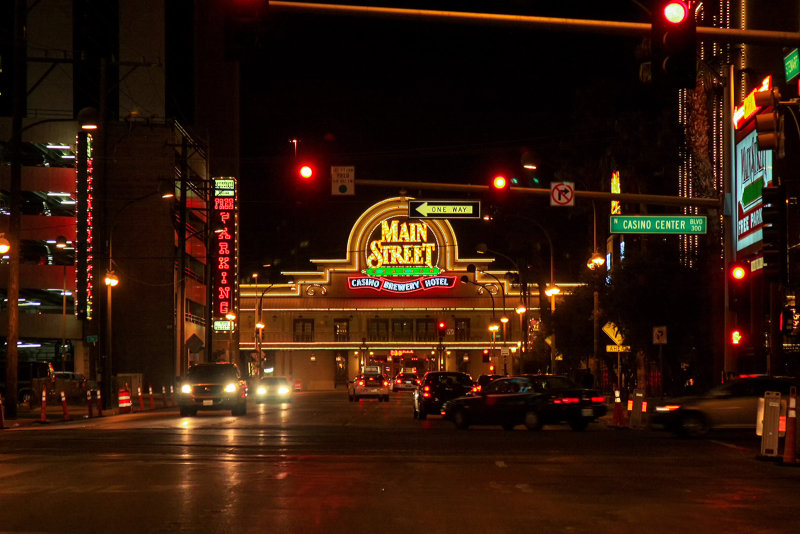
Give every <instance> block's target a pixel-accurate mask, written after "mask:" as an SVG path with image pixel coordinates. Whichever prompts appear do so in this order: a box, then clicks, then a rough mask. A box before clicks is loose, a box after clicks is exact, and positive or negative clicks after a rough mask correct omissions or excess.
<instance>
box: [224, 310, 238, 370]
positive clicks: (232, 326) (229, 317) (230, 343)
mask: <svg viewBox="0 0 800 534" xmlns="http://www.w3.org/2000/svg"><path fill="white" fill-rule="evenodd" d="M225 318H226V319H227V320H228V323H229V326H230V329H229V330H228V334H229V335H228V361H229V362H231V363H235V362H234V361H233V330H234V329H235V326H236V314H235V313H232V312H231V313H228V314H226V315H225Z"/></svg>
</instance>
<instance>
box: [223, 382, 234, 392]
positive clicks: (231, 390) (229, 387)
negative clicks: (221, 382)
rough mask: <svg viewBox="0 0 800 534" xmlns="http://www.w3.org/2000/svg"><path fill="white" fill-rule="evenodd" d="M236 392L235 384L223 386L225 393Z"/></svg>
mask: <svg viewBox="0 0 800 534" xmlns="http://www.w3.org/2000/svg"><path fill="white" fill-rule="evenodd" d="M235 392H236V384H228V385H227V386H225V393H235Z"/></svg>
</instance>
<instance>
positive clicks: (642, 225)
mask: <svg viewBox="0 0 800 534" xmlns="http://www.w3.org/2000/svg"><path fill="white" fill-rule="evenodd" d="M706 227H707V224H706V217H705V215H612V216H611V233H612V234H705V233H706Z"/></svg>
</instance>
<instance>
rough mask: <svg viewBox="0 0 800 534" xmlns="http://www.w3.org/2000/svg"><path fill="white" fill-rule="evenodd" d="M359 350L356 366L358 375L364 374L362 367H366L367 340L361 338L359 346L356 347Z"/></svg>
mask: <svg viewBox="0 0 800 534" xmlns="http://www.w3.org/2000/svg"><path fill="white" fill-rule="evenodd" d="M358 350H359V354H360V356H359V359H358V366H359V371H358V372H359V373H362V372H364V366H365V365H367V351H368V350H369V347H368V346H367V338H365V337H362V338H361V346H360V347H358Z"/></svg>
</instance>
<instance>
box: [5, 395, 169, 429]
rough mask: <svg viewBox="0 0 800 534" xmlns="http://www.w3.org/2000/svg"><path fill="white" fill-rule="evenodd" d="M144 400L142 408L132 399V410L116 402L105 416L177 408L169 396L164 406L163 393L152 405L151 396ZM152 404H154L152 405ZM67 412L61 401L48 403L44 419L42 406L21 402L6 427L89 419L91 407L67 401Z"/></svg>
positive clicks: (137, 401)
mask: <svg viewBox="0 0 800 534" xmlns="http://www.w3.org/2000/svg"><path fill="white" fill-rule="evenodd" d="M142 400H143V401H144V410H142V409H141V405H140V402H139V398H138V397H135V398H133V399H132V401H133V402H132V403H131V405H132V406H131V408H132V409H131V410H130V411H128V412H120V408H119V407H118V406H117V405H116V403H114V405H113V406H109V407H108V408H106V409H104V410H103V417H112V416H116V415H127V414H129V413H140V412H142V411H144V412H150V411H154V410H162V409H165V408H166V409H169V408H175V407H176V406H174V405H173V404H172V401H171V399H169V398H167V405H166V406H164V401H163V398H162V397H161V395H158V396H155V395H154V396H153V403H152V405H151V403H150V398H149V396H145V397H144V398H143V399H142ZM151 406H154V408H153V407H151ZM91 411H92V414H91V415H92V417H93V418H96V417H98V411H97V403H96V401H94V403H93V405H92V410H91ZM67 414H68V416H69V419H68V420H67V419H65V417H64V408H63V406H62V405H61V403H60V402H59V403H57V404H48V405H47V409H46V411H45V419H44V421H43V420H42V410H41V407H40V406H38V405H37V406H33V407H31V406H29V405H28V404H20V405H19V406H18V407H17V418H16V419H6V420H5V421H4V428H14V427H20V426H30V425H47V424H56V423H70V422H74V421H84V420H87V419H89V407H88V406H87V404H86V403H85V402H84V403H67Z"/></svg>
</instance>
